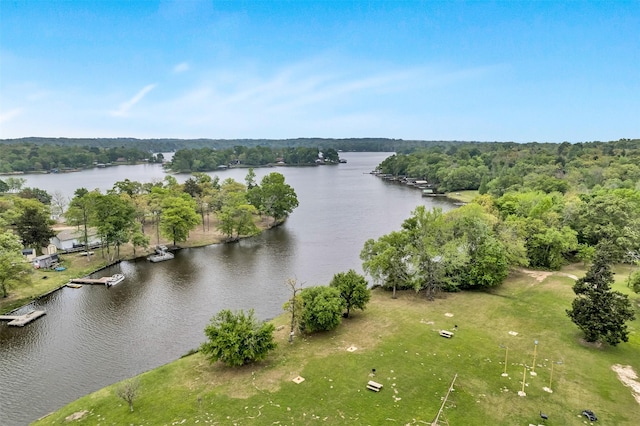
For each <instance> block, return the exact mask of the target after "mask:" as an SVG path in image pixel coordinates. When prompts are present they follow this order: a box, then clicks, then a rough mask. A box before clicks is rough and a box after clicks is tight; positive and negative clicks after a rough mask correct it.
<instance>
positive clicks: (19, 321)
mask: <svg viewBox="0 0 640 426" xmlns="http://www.w3.org/2000/svg"><path fill="white" fill-rule="evenodd" d="M44 314H46V312H45V311H35V310H33V311H31V312H29V313H27V314H24V315H0V320H4V321H9V322H8V323H7V325H12V326H14V327H22V326H25V325H27V324H29V323H30V322H31V321H34V320H36V319H38V318H40V317H41V316H43V315H44Z"/></svg>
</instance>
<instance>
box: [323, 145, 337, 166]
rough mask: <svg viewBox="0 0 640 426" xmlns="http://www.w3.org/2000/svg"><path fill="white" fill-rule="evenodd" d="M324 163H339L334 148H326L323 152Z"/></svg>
mask: <svg viewBox="0 0 640 426" xmlns="http://www.w3.org/2000/svg"><path fill="white" fill-rule="evenodd" d="M323 155H324V161H326V162H328V163H337V162H338V161H340V156H339V155H338V151H336V150H335V149H334V148H327V149H325V150H324V151H323Z"/></svg>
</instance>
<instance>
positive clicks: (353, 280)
mask: <svg viewBox="0 0 640 426" xmlns="http://www.w3.org/2000/svg"><path fill="white" fill-rule="evenodd" d="M329 286H330V287H334V288H336V289H338V291H339V292H340V297H341V298H342V300H343V301H344V305H345V308H346V309H347V312H346V314H345V316H346V317H347V318H348V317H349V314H350V312H351V309H361V310H364V309H365V308H366V306H367V303H369V300H370V299H371V290H369V287H368V283H367V280H366V278H365V277H363V276H362V275H360V274H358V273H357V272H356V271H354V270H353V269H349V270H348V271H347V272H338V273H337V274H335V275H334V276H333V278H332V279H331V282H330V283H329Z"/></svg>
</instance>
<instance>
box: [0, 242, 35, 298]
mask: <svg viewBox="0 0 640 426" xmlns="http://www.w3.org/2000/svg"><path fill="white" fill-rule="evenodd" d="M21 249H22V244H21V243H20V237H18V236H17V235H15V234H14V233H13V232H11V231H4V232H1V233H0V292H1V293H2V297H3V298H5V297H7V295H8V294H9V287H12V286H14V285H20V284H28V283H29V282H30V278H29V271H30V268H29V266H30V264H28V263H24V262H23V261H22V254H21Z"/></svg>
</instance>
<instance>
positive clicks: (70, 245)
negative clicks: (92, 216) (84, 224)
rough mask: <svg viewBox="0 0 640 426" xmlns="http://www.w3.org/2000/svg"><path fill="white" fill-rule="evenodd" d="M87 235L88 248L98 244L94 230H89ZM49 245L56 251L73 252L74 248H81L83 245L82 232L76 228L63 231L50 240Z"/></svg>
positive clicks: (98, 240) (96, 233)
mask: <svg viewBox="0 0 640 426" xmlns="http://www.w3.org/2000/svg"><path fill="white" fill-rule="evenodd" d="M87 233H88V240H89V241H88V242H89V247H92V246H96V245H99V244H100V238H99V237H98V231H97V230H96V229H95V228H89V229H88V230H87ZM51 244H54V245H55V246H56V247H57V248H58V250H73V249H74V248H78V247H82V246H83V245H84V235H83V231H82V230H81V229H77V228H67V229H63V230H61V231H60V232H58V233H57V234H56V236H55V237H53V238H51Z"/></svg>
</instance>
